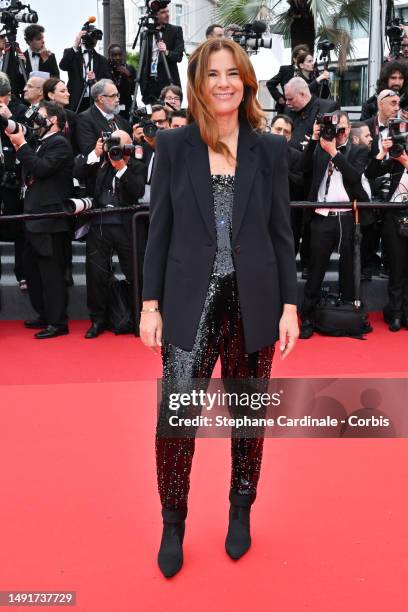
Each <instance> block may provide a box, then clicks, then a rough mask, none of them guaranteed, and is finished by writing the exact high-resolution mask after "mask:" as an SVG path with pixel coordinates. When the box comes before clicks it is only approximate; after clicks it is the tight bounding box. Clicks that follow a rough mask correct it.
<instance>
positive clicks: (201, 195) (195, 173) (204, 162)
mask: <svg viewBox="0 0 408 612" xmlns="http://www.w3.org/2000/svg"><path fill="white" fill-rule="evenodd" d="M186 139H187V140H188V142H189V143H190V145H191V146H190V147H189V148H188V150H187V153H186V159H185V161H186V166H187V169H188V172H189V175H190V180H191V184H192V186H193V189H194V194H195V197H196V200H197V204H198V206H199V209H200V212H201V215H202V217H203V219H204V222H205V224H206V226H207V229H208V232H209V234H210V236H211V237H212V238H213V240H216V231H215V216H214V206H213V192H212V183H211V174H210V161H209V158H208V148H207V145H206V144H205V143H204V142H203V141H202V140H201V136H200V131H199V129H198V126H197V125H196V124H195V123H193V124H191V125H189V126H188V127H187V128H186Z"/></svg>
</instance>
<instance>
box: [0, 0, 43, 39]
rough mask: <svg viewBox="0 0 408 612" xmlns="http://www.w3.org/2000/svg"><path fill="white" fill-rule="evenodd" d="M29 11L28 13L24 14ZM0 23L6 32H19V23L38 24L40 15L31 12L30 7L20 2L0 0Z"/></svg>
mask: <svg viewBox="0 0 408 612" xmlns="http://www.w3.org/2000/svg"><path fill="white" fill-rule="evenodd" d="M24 9H27V12H24ZM0 11H1V15H0V22H1V23H4V25H5V29H6V30H10V31H12V30H17V27H18V24H19V23H37V22H38V15H37V13H36V12H35V11H33V10H31V8H30V5H28V4H23V3H22V2H19V1H18V0H0Z"/></svg>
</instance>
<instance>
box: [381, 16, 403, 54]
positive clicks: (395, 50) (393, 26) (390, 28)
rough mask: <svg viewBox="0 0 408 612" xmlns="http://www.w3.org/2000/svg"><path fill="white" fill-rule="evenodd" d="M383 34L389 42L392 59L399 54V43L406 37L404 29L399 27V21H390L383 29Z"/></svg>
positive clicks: (396, 19) (397, 19)
mask: <svg viewBox="0 0 408 612" xmlns="http://www.w3.org/2000/svg"><path fill="white" fill-rule="evenodd" d="M385 34H386V36H387V38H388V40H389V46H390V52H391V55H393V56H394V57H398V56H399V55H400V54H401V42H402V39H403V38H404V37H405V36H406V33H405V30H404V28H403V27H402V26H401V19H399V18H398V17H396V18H395V19H392V20H391V21H390V22H389V23H388V24H387V26H386V28H385Z"/></svg>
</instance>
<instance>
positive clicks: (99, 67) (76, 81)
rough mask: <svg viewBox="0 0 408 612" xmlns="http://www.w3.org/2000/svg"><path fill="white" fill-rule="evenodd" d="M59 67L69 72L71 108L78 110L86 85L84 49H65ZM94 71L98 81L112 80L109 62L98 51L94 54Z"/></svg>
mask: <svg viewBox="0 0 408 612" xmlns="http://www.w3.org/2000/svg"><path fill="white" fill-rule="evenodd" d="M86 57H88V56H86ZM59 67H60V68H61V70H65V71H66V72H68V91H69V93H70V94H71V97H70V100H69V108H70V109H72V110H76V108H77V106H78V102H79V100H80V98H81V94H82V91H83V89H84V84H85V81H84V75H83V67H84V56H83V53H82V49H79V50H78V51H74V49H73V48H72V47H70V48H69V49H65V50H64V55H63V57H62V60H61V61H60V63H59ZM93 71H94V73H95V78H96V80H97V81H99V80H100V79H110V78H111V73H110V68H109V62H108V60H107V59H106V57H104V56H103V55H100V54H99V53H97V52H96V51H94V52H93Z"/></svg>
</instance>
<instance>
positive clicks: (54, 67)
mask: <svg viewBox="0 0 408 612" xmlns="http://www.w3.org/2000/svg"><path fill="white" fill-rule="evenodd" d="M24 55H25V58H26V62H25V69H26V73H27V77H29V76H30V72H32V70H33V68H32V66H31V60H30V55H29V53H28V49H27V50H26V51H24ZM38 70H42V71H43V72H49V73H50V77H56V78H57V79H59V78H60V71H59V70H58V64H57V59H56V57H55V55H54V54H53V53H51V55H50V57H49V58H48V59H47V60H46V61H45V62H44V61H43V59H42V57H40V63H39V66H38Z"/></svg>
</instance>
